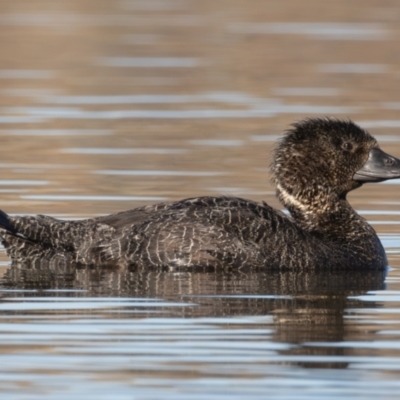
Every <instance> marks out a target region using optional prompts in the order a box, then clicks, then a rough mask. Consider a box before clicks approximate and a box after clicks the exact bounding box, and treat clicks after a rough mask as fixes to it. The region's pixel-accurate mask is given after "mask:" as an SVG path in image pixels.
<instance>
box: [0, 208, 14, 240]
mask: <svg viewBox="0 0 400 400" xmlns="http://www.w3.org/2000/svg"><path fill="white" fill-rule="evenodd" d="M0 229H4V230H5V231H6V232H7V233H10V234H11V235H14V236H15V235H18V232H17V231H16V230H15V228H14V227H13V225H12V223H11V221H10V218H9V217H8V215H7V214H6V213H5V212H4V211H2V210H0Z"/></svg>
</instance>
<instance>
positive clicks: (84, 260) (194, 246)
mask: <svg viewBox="0 0 400 400" xmlns="http://www.w3.org/2000/svg"><path fill="white" fill-rule="evenodd" d="M272 173H273V181H274V183H275V184H276V186H277V194H278V197H279V199H280V200H281V201H282V203H283V204H284V205H285V206H286V207H287V208H288V210H289V211H290V213H291V216H292V217H289V216H287V215H285V214H283V213H281V212H280V211H277V210H275V209H273V208H271V207H270V206H268V205H267V204H265V203H256V202H253V201H250V200H244V199H240V198H230V197H200V198H193V199H185V200H181V201H176V202H171V203H162V204H156V205H149V206H145V207H141V208H136V209H133V210H129V211H123V212H120V213H117V214H113V215H109V216H105V217H100V218H94V219H88V220H84V221H60V220H56V219H54V218H51V217H47V216H43V215H38V216H36V217H9V216H7V215H6V214H4V213H3V214H0V225H1V227H2V228H3V231H2V233H1V240H2V243H3V244H4V246H5V247H6V249H7V253H8V254H9V255H10V257H11V258H12V259H14V260H18V261H25V260H33V259H35V260H37V259H40V258H43V259H47V260H49V259H52V258H54V259H63V260H66V261H67V262H69V261H71V262H76V263H81V264H101V265H103V264H104V265H105V264H111V265H113V264H118V265H135V266H140V267H167V268H181V267H190V268H192V267H212V268H224V267H232V268H241V267H269V268H290V269H297V268H348V269H352V268H353V269H354V268H375V269H382V268H384V267H385V266H386V264H387V261H386V255H385V252H384V249H383V247H382V245H381V242H380V240H379V238H378V237H377V235H376V233H375V231H374V230H373V228H372V227H371V226H370V225H368V223H367V222H366V221H365V220H364V219H363V218H362V217H360V216H359V215H358V214H357V213H356V212H355V211H354V210H353V208H352V207H351V206H350V204H349V203H348V202H347V200H346V195H347V193H348V192H349V191H350V190H353V189H356V188H358V187H360V186H361V185H362V184H363V183H365V182H370V181H379V180H385V179H391V178H395V177H399V176H400V161H399V160H397V159H395V158H394V157H391V156H389V155H387V154H386V153H384V152H382V151H381V150H380V149H379V147H378V144H377V142H376V140H375V139H374V138H373V137H372V136H371V135H370V134H369V133H367V132H366V131H364V130H362V129H361V128H359V127H358V126H357V125H355V124H354V123H352V122H351V121H339V120H335V119H308V120H304V121H302V122H300V123H298V124H295V125H294V126H293V128H292V129H291V130H289V131H288V132H287V133H286V135H285V136H284V137H283V138H282V140H281V141H280V143H279V144H278V146H277V148H276V151H275V154H274V161H273V164H272Z"/></svg>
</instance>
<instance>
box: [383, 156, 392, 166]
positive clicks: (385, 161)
mask: <svg viewBox="0 0 400 400" xmlns="http://www.w3.org/2000/svg"><path fill="white" fill-rule="evenodd" d="M383 162H384V164H385V165H387V166H388V167H390V166H391V165H393V164H395V161H394V159H393V158H385V160H384V161H383Z"/></svg>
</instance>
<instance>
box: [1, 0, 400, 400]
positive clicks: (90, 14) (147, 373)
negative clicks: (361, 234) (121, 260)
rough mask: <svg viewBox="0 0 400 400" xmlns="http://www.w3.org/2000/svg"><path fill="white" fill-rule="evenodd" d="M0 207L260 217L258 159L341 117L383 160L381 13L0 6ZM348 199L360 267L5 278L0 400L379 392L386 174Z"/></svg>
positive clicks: (393, 37) (386, 57)
mask: <svg viewBox="0 0 400 400" xmlns="http://www.w3.org/2000/svg"><path fill="white" fill-rule="evenodd" d="M0 10H1V15H0V35H1V37H2V38H3V40H2V44H1V49H2V58H1V60H0V82H1V86H0V139H1V150H0V154H1V160H0V208H2V209H4V210H5V211H6V212H9V213H10V214H30V215H33V214H38V213H42V214H48V215H52V216H55V217H59V218H63V219H71V218H85V217H91V216H97V215H103V214H106V213H110V212H114V211H119V210H122V209H127V208H133V207H136V206H140V205H144V204H146V203H150V202H157V201H164V200H174V199H179V198H184V197H189V196H197V195H215V194H224V195H227V194H228V195H229V194H230V195H236V196H241V197H249V198H252V199H255V200H265V201H267V202H268V203H269V204H271V205H273V206H275V207H277V208H280V205H279V203H278V202H277V199H276V198H275V196H274V188H273V187H272V185H271V184H270V182H269V176H268V173H269V169H268V166H269V163H270V156H269V155H270V153H271V150H272V148H273V146H274V143H275V142H276V140H277V139H278V138H279V137H280V135H281V132H282V131H283V130H285V129H287V127H288V126H289V124H290V123H292V122H293V121H296V120H298V119H300V118H303V117H310V116H319V117H322V116H325V115H329V116H337V117H340V118H348V117H350V118H352V119H353V120H355V121H356V122H358V123H359V124H360V125H361V126H363V127H364V128H366V129H369V130H370V132H371V133H372V134H373V135H375V136H376V137H377V139H378V140H379V142H380V143H381V146H382V148H383V149H384V150H386V151H388V152H390V153H392V154H393V155H397V156H398V157H400V134H399V132H398V130H399V128H400V119H399V116H398V111H399V108H400V97H399V93H400V79H399V71H400V61H399V59H398V41H399V39H400V38H399V34H400V8H399V7H398V5H397V4H396V3H395V2H385V3H382V2H381V1H378V0H371V1H369V2H361V1H357V0H355V1H352V2H349V1H345V0H339V1H335V2H329V3H327V2H316V1H313V0H304V1H302V2H296V1H294V0H290V1H287V2H277V1H267V2H265V1H264V2H263V1H256V0H251V1H244V0H239V1H235V2H215V1H208V0H206V1H201V2H199V1H198V2H196V1H194V0H162V1H160V0H120V1H112V0H97V1H95V2H94V1H91V0H80V1H77V0H69V1H68V2H65V1H61V0H60V1H59V0H53V1H51V2H50V1H49V2H43V1H37V0H6V1H3V2H2V4H1V5H0ZM387 183H388V184H379V185H378V184H376V185H372V184H371V185H366V186H365V187H363V188H361V189H360V190H357V191H355V192H354V193H352V194H351V195H350V201H351V203H352V204H353V205H354V207H355V208H356V209H357V210H358V211H359V212H360V214H361V215H363V216H364V217H365V218H366V219H367V220H368V221H369V222H370V223H371V224H372V225H373V226H374V228H375V229H376V230H377V232H378V234H379V236H380V237H381V239H382V242H383V244H384V246H385V248H386V251H387V254H388V257H389V263H390V266H391V267H390V269H389V270H388V271H387V272H386V273H385V274H383V273H381V272H367V273H365V272H352V273H351V274H346V273H344V272H336V273H332V272H330V273H328V272H318V273H315V272H314V273H311V272H303V273H294V272H281V273H277V272H268V273H267V272H265V271H240V272H239V271H230V272H223V273H221V272H213V273H211V272H200V271H195V272H191V273H189V272H165V271H142V270H126V269H121V270H119V269H118V270H116V269H96V268H76V267H74V266H69V265H67V266H60V265H57V266H55V265H46V264H42V265H34V266H21V265H11V264H10V262H9V260H8V259H7V257H6V256H5V254H4V252H2V253H1V254H0V348H1V350H0V361H1V362H0V397H1V399H2V400H3V399H5V400H16V399H18V400H19V399H46V398H49V399H50V398H51V399H64V398H65V399H67V398H68V399H70V398H71V396H74V395H75V397H76V398H78V399H80V398H85V399H86V398H87V399H96V400H101V399H110V398H112V399H116V400H120V399H121V400H122V399H123V400H125V399H133V398H135V399H149V400H150V399H160V398H162V399H169V398H171V399H174V400H175V399H182V400H197V399H206V398H207V399H229V400H232V399H265V398H274V399H292V398H293V399H312V398H315V399H322V398H323V399H339V398H340V399H342V398H359V399H377V398H393V399H395V398H398V397H399V395H398V393H400V380H399V376H400V273H399V267H400V198H399V184H400V180H393V181H389V182H387Z"/></svg>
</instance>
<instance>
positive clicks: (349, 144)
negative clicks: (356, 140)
mask: <svg viewBox="0 0 400 400" xmlns="http://www.w3.org/2000/svg"><path fill="white" fill-rule="evenodd" d="M342 147H343V149H344V150H346V151H350V150H352V149H353V145H352V144H351V143H349V142H344V143H343V144H342Z"/></svg>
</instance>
